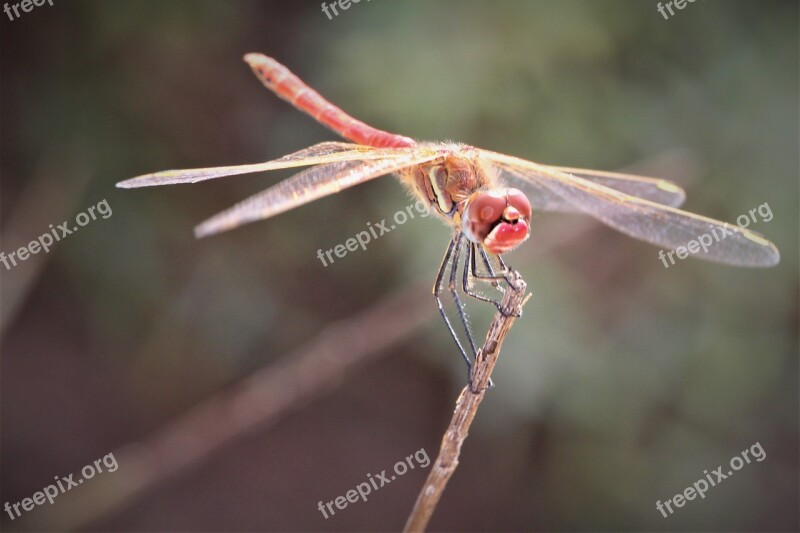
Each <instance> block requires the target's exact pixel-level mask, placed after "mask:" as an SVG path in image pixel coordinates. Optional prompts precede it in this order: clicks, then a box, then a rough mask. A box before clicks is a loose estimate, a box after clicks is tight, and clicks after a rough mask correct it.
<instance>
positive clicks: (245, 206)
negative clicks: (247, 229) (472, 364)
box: [194, 150, 441, 238]
mask: <svg viewBox="0 0 800 533" xmlns="http://www.w3.org/2000/svg"><path fill="white" fill-rule="evenodd" d="M406 154H408V151H407V150H406ZM437 157H441V155H439V154H437V153H433V152H427V153H418V154H415V155H414V156H408V155H406V156H405V157H403V158H392V159H382V160H377V161H363V160H357V161H338V162H335V163H327V164H325V165H320V166H317V167H314V168H309V169H307V170H304V171H303V172H300V173H299V174H295V175H294V176H292V177H291V178H288V179H285V180H283V181H282V182H280V183H278V184H276V185H273V186H272V187H270V188H269V189H267V190H265V191H262V192H260V193H257V194H255V195H253V196H251V197H249V198H247V199H246V200H244V201H242V202H240V203H238V204H236V205H235V206H233V207H231V208H230V209H227V210H225V211H223V212H221V213H219V214H217V215H215V216H214V217H212V218H210V219H208V220H206V221H205V222H203V223H202V224H200V225H199V226H197V227H196V228H195V230H194V232H195V235H196V236H197V237H198V238H199V237H205V236H207V235H211V234H214V233H220V232H222V231H227V230H229V229H233V228H235V227H237V226H241V225H243V224H247V223H249V222H254V221H256V220H262V219H265V218H269V217H272V216H275V215H277V214H279V213H283V212H284V211H288V210H290V209H294V208H295V207H298V206H301V205H303V204H306V203H308V202H311V201H313V200H316V199H318V198H322V197H324V196H328V195H330V194H333V193H336V192H339V191H341V190H342V189H346V188H348V187H352V186H354V185H358V184H359V183H364V182H365V181H369V180H371V179H374V178H377V177H379V176H383V175H384V174H390V173H392V172H396V171H398V170H400V169H403V168H406V167H409V166H414V165H419V164H421V163H426V162H428V161H432V160H433V159H436V158H437Z"/></svg>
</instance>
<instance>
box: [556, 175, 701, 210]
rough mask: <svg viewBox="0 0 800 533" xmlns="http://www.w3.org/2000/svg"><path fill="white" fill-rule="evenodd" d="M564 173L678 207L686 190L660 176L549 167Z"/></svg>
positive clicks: (684, 198) (631, 194)
mask: <svg viewBox="0 0 800 533" xmlns="http://www.w3.org/2000/svg"><path fill="white" fill-rule="evenodd" d="M551 168H553V169H555V170H557V171H559V172H563V173H565V174H572V175H574V176H578V177H579V178H583V179H585V180H588V181H591V182H592V183H596V184H598V185H602V186H603V187H608V188H609V189H614V190H615V191H619V192H622V193H625V194H628V195H630V196H638V197H639V198H644V199H645V200H650V201H651V202H655V203H657V204H662V205H668V206H670V207H680V206H681V205H682V204H683V202H684V200H686V191H684V190H683V189H682V188H681V187H680V186H678V185H677V184H675V183H673V182H671V181H668V180H663V179H660V178H647V177H644V176H636V175H633V174H622V173H619V172H604V171H601V170H588V169H583V168H568V167H551Z"/></svg>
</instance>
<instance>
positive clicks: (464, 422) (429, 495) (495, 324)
mask: <svg viewBox="0 0 800 533" xmlns="http://www.w3.org/2000/svg"><path fill="white" fill-rule="evenodd" d="M512 275H513V277H514V278H513V282H514V283H513V290H507V291H506V293H505V296H504V297H503V302H502V304H501V307H502V308H503V309H504V312H499V311H498V312H497V313H496V314H495V316H494V319H493V320H492V324H491V326H489V332H488V333H487V334H486V341H485V342H484V343H483V347H482V348H481V349H480V350H479V351H478V357H477V360H476V361H475V365H474V366H473V367H472V375H471V382H472V383H471V386H470V384H467V385H466V386H465V387H464V390H462V391H461V394H460V395H459V396H458V400H457V401H456V408H455V412H454V413H453V418H452V419H451V420H450V425H449V426H448V428H447V431H445V433H444V437H443V438H442V445H441V447H440V448H439V456H438V457H437V458H436V461H435V462H434V464H433V466H432V467H431V471H430V473H429V474H428V479H426V480H425V484H424V485H423V486H422V490H421V491H420V493H419V495H418V496H417V501H416V503H414V508H413V509H412V510H411V514H410V515H409V517H408V520H407V521H406V526H405V529H404V531H415V532H416V531H424V530H425V528H426V527H427V525H428V521H430V519H431V516H433V512H434V511H435V510H436V505H437V504H438V503H439V499H440V498H441V497H442V493H443V492H444V489H445V487H446V486H447V482H448V481H449V480H450V477H451V476H452V475H453V473H454V472H455V470H456V468H457V467H458V456H459V454H460V453H461V445H462V444H463V443H464V440H465V439H466V438H467V434H468V432H469V428H470V426H471V425H472V420H473V419H474V418H475V413H477V411H478V406H479V405H480V404H481V402H482V401H483V397H484V395H485V394H486V389H487V388H488V384H489V378H490V377H491V375H492V370H494V365H495V364H496V363H497V356H498V355H499V354H500V347H501V346H502V344H503V340H504V339H505V337H506V335H507V334H508V332H509V330H510V329H511V326H512V324H513V323H514V320H515V318H516V317H517V316H519V315H520V314H521V313H522V306H523V305H525V302H527V301H528V298H529V297H530V294H527V293H526V288H527V285H526V284H525V282H524V281H523V280H522V278H520V277H519V274H517V273H516V272H512Z"/></svg>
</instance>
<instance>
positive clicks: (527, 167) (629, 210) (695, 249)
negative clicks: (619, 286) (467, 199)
mask: <svg viewBox="0 0 800 533" xmlns="http://www.w3.org/2000/svg"><path fill="white" fill-rule="evenodd" d="M481 153H482V156H483V157H485V158H487V159H488V160H489V161H491V162H492V163H494V164H495V165H496V166H498V167H499V168H500V169H501V170H503V171H505V172H507V173H510V174H513V175H514V176H516V177H517V178H519V179H520V180H522V181H524V182H527V183H530V184H532V185H533V187H534V188H535V189H537V190H544V191H547V193H548V194H549V195H550V196H551V197H558V198H561V200H562V201H563V202H564V203H566V204H569V205H571V206H572V207H573V208H575V209H576V210H579V211H582V212H584V213H587V214H589V215H591V216H593V217H594V218H596V219H598V220H600V221H601V222H603V223H605V224H607V225H609V226H611V227H612V228H614V229H616V230H618V231H620V232H622V233H625V234H626V235H630V236H631V237H635V238H637V239H641V240H644V241H647V242H650V243H653V244H656V245H659V246H662V247H664V248H667V249H676V248H679V247H684V248H685V252H686V253H687V254H688V255H692V256H694V257H697V258H699V259H707V260H711V261H717V262H720V263H727V264H730V265H738V266H772V265H775V264H777V263H778V261H779V260H780V253H779V252H778V249H777V248H776V247H775V245H774V244H772V243H771V242H770V241H768V240H766V239H765V238H763V237H762V236H761V235H759V234H758V233H755V232H753V231H749V230H747V229H742V228H739V227H737V226H732V225H729V224H727V223H723V222H719V221H717V220H713V219H710V218H706V217H702V216H699V215H694V214H692V213H687V212H685V211H681V210H679V209H675V208H673V207H669V206H664V205H659V204H657V203H654V202H651V201H649V200H645V199H642V198H637V197H635V196H631V195H629V194H625V193H623V192H619V191H615V190H613V189H611V188H609V187H606V186H604V185H600V184H598V183H593V182H591V181H589V180H587V179H585V178H583V177H579V176H577V175H570V174H567V173H565V172H562V171H560V170H558V169H556V168H554V167H548V166H545V165H538V164H536V163H533V162H531V161H526V160H524V159H519V158H516V157H512V156H508V155H504V154H498V153H494V152H489V151H485V150H481Z"/></svg>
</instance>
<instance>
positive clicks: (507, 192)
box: [462, 189, 531, 254]
mask: <svg viewBox="0 0 800 533" xmlns="http://www.w3.org/2000/svg"><path fill="white" fill-rule="evenodd" d="M530 219H531V204H530V202H529V201H528V198H527V197H525V195H524V194H523V193H522V192H521V191H519V190H517V189H494V190H491V191H479V192H477V193H475V194H474V195H473V196H472V198H471V199H470V200H469V201H468V203H467V207H466V209H465V210H464V213H463V215H462V228H463V231H464V234H465V235H466V236H467V238H468V239H469V240H471V241H472V242H476V243H481V244H483V245H484V246H485V247H486V249H487V250H489V251H490V252H492V253H494V254H501V253H505V252H508V251H510V250H513V249H514V248H516V247H517V246H519V245H520V244H521V243H522V242H523V241H525V239H527V238H528V223H529V222H530Z"/></svg>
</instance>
